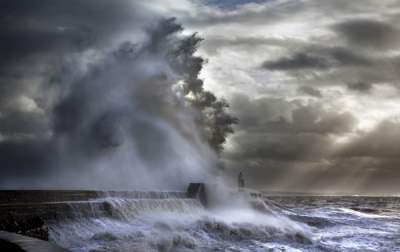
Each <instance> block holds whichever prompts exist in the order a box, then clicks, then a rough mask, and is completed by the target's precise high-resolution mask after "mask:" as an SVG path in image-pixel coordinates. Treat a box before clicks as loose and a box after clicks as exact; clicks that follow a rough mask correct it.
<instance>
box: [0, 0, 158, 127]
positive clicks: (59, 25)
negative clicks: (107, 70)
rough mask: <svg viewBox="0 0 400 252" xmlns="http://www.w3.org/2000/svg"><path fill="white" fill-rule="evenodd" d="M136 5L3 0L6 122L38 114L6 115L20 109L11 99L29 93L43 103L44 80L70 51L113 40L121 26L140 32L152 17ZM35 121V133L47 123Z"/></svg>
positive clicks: (1, 108) (1, 107)
mask: <svg viewBox="0 0 400 252" xmlns="http://www.w3.org/2000/svg"><path fill="white" fill-rule="evenodd" d="M138 10H139V8H135V7H134V5H133V4H132V3H131V1H128V0H122V1H117V2H110V1H106V0H100V1H95V0H89V1H76V0H72V1H62V0H55V1H48V0H44V1H40V2H35V1H29V0H16V1H1V3H0V20H1V21H0V29H1V33H0V55H1V57H0V114H5V115H4V116H3V117H2V125H17V124H20V123H21V120H22V121H23V119H22V118H23V117H25V118H32V119H34V118H36V117H37V115H35V114H32V115H30V114H29V113H30V112H26V111H25V112H16V116H15V117H14V116H8V115H10V114H12V113H14V112H15V110H16V108H12V107H10V106H9V105H8V104H9V103H10V101H13V100H16V99H18V98H19V97H21V96H26V97H28V98H30V99H32V100H34V101H35V102H37V103H38V105H39V106H41V105H43V104H40V101H39V97H40V96H42V93H43V92H44V90H42V89H43V88H46V87H44V86H43V83H46V82H47V81H48V78H49V77H50V75H51V74H52V72H53V71H54V70H55V69H56V68H57V66H59V65H61V63H62V61H64V60H65V59H66V57H68V56H69V55H70V53H72V52H81V51H83V50H85V49H87V48H99V47H101V46H102V45H105V44H107V43H109V42H111V40H112V39H113V34H117V33H118V32H121V31H122V30H127V29H132V31H137V30H138V27H139V26H140V24H143V23H144V22H146V20H149V18H150V17H145V16H146V13H147V11H146V10H145V9H143V8H141V10H140V11H138ZM132 24H133V25H132ZM13 111H14V112H13ZM22 113H23V115H22ZM19 115H20V116H19ZM14 120H15V121H14ZM35 121H36V120H33V123H32V125H31V126H30V127H31V129H32V131H33V132H36V131H38V130H40V129H42V128H43V125H42V124H43V123H45V121H46V118H43V119H42V120H41V121H43V123H39V124H37V123H35ZM35 124H36V125H38V129H35V127H34V125H35ZM21 125H25V124H21ZM4 127H6V126H3V128H4ZM19 127H23V126H19ZM8 128H9V129H10V130H8V131H7V134H12V133H13V132H12V127H8ZM16 131H19V130H18V127H17V128H16ZM0 133H2V134H4V133H5V132H0ZM27 133H29V132H27Z"/></svg>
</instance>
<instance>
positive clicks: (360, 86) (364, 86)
mask: <svg viewBox="0 0 400 252" xmlns="http://www.w3.org/2000/svg"><path fill="white" fill-rule="evenodd" d="M347 87H348V88H349V89H350V90H355V91H359V92H369V91H371V89H372V88H373V85H372V83H368V82H355V83H347Z"/></svg>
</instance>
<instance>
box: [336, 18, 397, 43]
mask: <svg viewBox="0 0 400 252" xmlns="http://www.w3.org/2000/svg"><path fill="white" fill-rule="evenodd" d="M334 30H335V31H337V32H338V33H339V34H340V35H342V36H343V37H344V38H345V39H346V40H347V41H348V42H349V43H350V44H351V45H353V46H364V47H369V48H373V49H393V48H396V47H397V45H398V42H399V41H400V31H399V30H398V29H397V28H395V27H394V26H392V25H391V24H389V23H386V22H383V21H377V20H374V19H351V20H347V21H344V22H341V23H338V24H335V25H334Z"/></svg>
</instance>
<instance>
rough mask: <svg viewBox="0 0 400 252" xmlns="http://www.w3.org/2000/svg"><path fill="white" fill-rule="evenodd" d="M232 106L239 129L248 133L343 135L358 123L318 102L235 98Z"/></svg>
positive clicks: (351, 116)
mask: <svg viewBox="0 0 400 252" xmlns="http://www.w3.org/2000/svg"><path fill="white" fill-rule="evenodd" d="M231 106H232V109H233V110H234V111H235V113H236V115H237V116H238V117H239V118H241V119H242V120H241V123H240V124H239V127H240V128H241V129H242V130H245V131H248V132H268V133H274V132H276V133H278V134H279V133H287V134H298V133H310V134H321V135H324V134H342V133H346V132H350V131H351V130H352V129H353V128H354V126H355V124H356V122H357V119H356V118H355V117H354V116H353V115H352V114H351V113H349V112H338V111H334V110H326V109H324V108H323V107H322V106H321V104H320V103H311V104H307V105H302V104H301V103H298V102H297V101H291V102H288V101H285V100H283V99H276V98H258V99H250V98H249V97H247V96H245V95H236V96H235V97H234V98H233V99H232V105H231Z"/></svg>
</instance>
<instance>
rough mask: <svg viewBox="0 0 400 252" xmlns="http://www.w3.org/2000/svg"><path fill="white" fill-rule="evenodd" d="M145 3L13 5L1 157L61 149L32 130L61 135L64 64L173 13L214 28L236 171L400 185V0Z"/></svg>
mask: <svg viewBox="0 0 400 252" xmlns="http://www.w3.org/2000/svg"><path fill="white" fill-rule="evenodd" d="M138 2H139V1H128V0H119V1H105V0H104V1H103V0H86V1H62V0H57V1H53V0H52V1H40V3H36V2H35V3H34V2H33V1H28V0H26V1H23V0H18V1H11V0H10V1H3V2H2V3H1V4H0V10H1V12H2V14H1V15H0V20H1V22H0V28H1V31H2V32H1V34H0V55H1V58H0V165H1V166H2V167H8V168H7V169H11V168H9V166H7V165H6V164H7V162H9V160H10V157H13V155H21V154H18V148H19V145H20V144H23V145H25V146H28V147H29V148H31V149H32V150H34V151H31V152H27V153H26V155H31V156H29V157H25V158H21V159H18V158H15V159H13V160H20V161H21V162H27V161H26V160H29V162H31V161H32V160H35V158H37V157H38V156H42V155H40V154H38V153H40V152H47V151H49V150H44V149H41V148H39V147H38V146H35V143H36V141H27V140H32V139H35V140H37V139H41V140H45V139H47V138H48V137H49V135H51V134H52V132H51V130H50V128H49V118H48V116H47V115H48V111H46V108H47V107H48V104H46V103H47V102H49V100H48V99H44V98H43V94H44V93H46V94H47V92H48V91H49V90H51V89H50V87H51V85H52V83H53V84H54V83H57V80H54V79H52V78H51V76H53V75H52V73H54V72H55V71H64V70H65V69H62V68H61V67H60V66H61V65H63V64H62V63H64V62H65V61H66V60H67V61H68V59H69V58H71V57H76V56H77V55H78V56H82V55H85V57H86V58H88V59H90V57H88V55H89V56H90V55H92V54H91V53H92V52H93V51H96V50H107V48H111V47H113V46H115V45H116V44H118V43H119V42H121V41H124V40H126V39H129V40H132V41H139V40H140V39H143V37H144V36H145V30H144V29H145V28H146V27H148V26H149V24H152V23H154V22H156V21H157V20H159V19H160V18H161V17H171V16H174V17H177V20H178V22H179V23H182V24H183V25H184V26H185V28H186V32H198V34H199V35H200V36H201V37H203V38H204V41H203V42H202V44H201V46H200V50H199V52H198V53H199V54H200V55H202V56H204V57H205V58H207V59H208V63H207V64H206V66H205V68H204V69H203V70H202V73H201V77H202V78H203V79H204V84H205V86H206V88H208V89H210V90H211V91H213V92H214V93H216V94H217V95H218V96H224V97H225V98H226V99H227V100H228V102H229V103H230V104H231V111H232V113H233V114H234V115H236V116H237V117H238V118H239V120H240V123H239V124H238V125H237V127H236V133H235V134H234V135H232V136H231V137H230V139H229V141H228V142H227V144H226V145H225V151H224V153H223V154H222V156H221V158H222V159H223V161H224V164H225V167H226V168H225V171H226V173H228V174H232V175H233V176H235V175H236V174H237V172H238V171H239V170H241V171H243V172H244V174H245V178H246V180H247V182H248V183H249V184H250V186H254V187H257V188H261V189H269V190H279V191H286V190H287V191H314V192H338V193H343V192H349V193H396V192H397V193H398V191H399V190H400V183H399V181H400V166H399V165H400V155H399V154H400V147H399V146H400V119H399V118H400V117H399V115H400V106H399V104H400V92H399V91H400V83H399V81H398V80H399V77H400V76H399V75H400V74H399V73H400V71H399V68H400V50H399V45H400V25H399V24H400V4H399V2H398V1H397V0H381V1H376V0H353V1H348V0H334V1H331V0H270V1H254V2H252V1H244V0H243V1H216V0H215V1H214V0H212V1H207V0H204V1H195V0H193V1H190V0H178V1H172V0H171V1H161V0H160V1H146V3H138ZM147 2H148V3H147ZM150 2H151V3H150ZM49 86H50V87H49ZM47 95H48V94H47ZM35 152H38V153H36V154H35ZM19 165H28V164H25V163H24V164H18V163H16V164H15V169H18V166H19ZM40 171H41V170H40V169H38V173H39V174H40ZM13 174H16V175H18V176H20V177H24V175H26V174H24V173H23V172H21V173H18V172H13ZM26 179H29V178H26ZM10 185H11V186H12V180H10Z"/></svg>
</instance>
